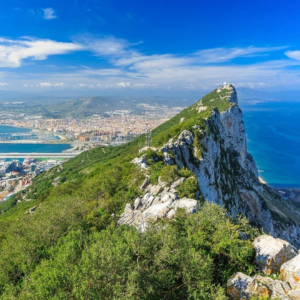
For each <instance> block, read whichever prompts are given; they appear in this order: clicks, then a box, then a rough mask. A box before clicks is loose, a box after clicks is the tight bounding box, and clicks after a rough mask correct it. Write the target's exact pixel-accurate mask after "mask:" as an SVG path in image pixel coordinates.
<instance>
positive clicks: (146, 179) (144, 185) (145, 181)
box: [140, 177, 150, 190]
mask: <svg viewBox="0 0 300 300" xmlns="http://www.w3.org/2000/svg"><path fill="white" fill-rule="evenodd" d="M149 183H150V182H149V179H148V177H146V178H145V180H144V181H143V183H142V184H141V186H140V189H141V190H144V189H145V188H146V187H147V185H148V184H149Z"/></svg>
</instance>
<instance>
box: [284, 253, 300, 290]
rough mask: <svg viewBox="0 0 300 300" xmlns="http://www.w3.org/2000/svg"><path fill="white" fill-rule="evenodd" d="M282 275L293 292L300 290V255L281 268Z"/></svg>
mask: <svg viewBox="0 0 300 300" xmlns="http://www.w3.org/2000/svg"><path fill="white" fill-rule="evenodd" d="M280 275H281V278H282V279H283V280H285V281H287V282H288V283H289V284H290V286H291V288H292V289H293V290H295V289H300V254H298V255H297V256H295V257H294V258H293V259H291V260H289V261H288V262H286V263H284V264H283V265H282V266H281V268H280Z"/></svg>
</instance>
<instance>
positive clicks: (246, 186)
mask: <svg viewBox="0 0 300 300" xmlns="http://www.w3.org/2000/svg"><path fill="white" fill-rule="evenodd" d="M217 93H218V94H219V100H218V101H223V100H224V103H225V104H226V105H225V106H224V107H228V108H227V109H224V110H223V111H221V112H220V111H219V110H218V109H217V108H214V109H212V110H211V113H210V116H209V117H208V118H207V119H205V124H204V125H201V126H200V125H199V124H195V125H194V126H192V127H189V130H183V131H182V132H181V133H180V134H179V136H178V137H177V138H173V139H170V140H169V142H167V143H166V144H165V145H163V146H162V147H161V148H160V149H156V150H158V151H161V152H162V154H163V156H162V157H163V162H164V164H170V165H173V164H174V165H177V167H178V169H181V168H183V167H186V168H187V169H189V170H190V171H192V172H193V173H194V175H195V177H196V178H197V181H198V185H199V192H201V195H202V196H203V198H204V199H205V200H207V201H209V202H213V203H217V204H219V205H222V206H225V208H226V209H227V210H228V212H229V213H230V215H232V216H233V217H235V216H237V215H243V216H246V217H247V218H248V219H249V221H250V222H251V223H252V224H255V225H257V226H259V227H261V228H263V230H264V232H266V233H267V234H271V235H272V236H274V237H276V238H282V239H284V240H287V241H289V242H290V243H292V244H294V245H296V246H300V210H299V209H298V208H296V207H295V206H293V204H292V203H289V202H288V201H282V200H281V199H280V197H279V196H278V195H276V194H275V193H274V192H273V191H272V189H271V188H269V187H268V186H266V185H264V184H262V183H261V182H260V181H259V178H258V171H257V168H256V165H255V162H254V160H253V158H252V157H251V155H250V154H249V153H248V152H247V144H246V133H245V126H244V123H243V114H242V111H241V109H240V108H239V107H238V100H237V94H236V91H235V89H234V87H233V86H232V85H230V84H229V85H224V86H223V87H221V88H219V89H218V90H217ZM221 95H222V96H221ZM212 97H214V98H213V99H211V100H207V98H206V100H205V101H206V102H205V101H204V102H205V106H204V105H203V99H204V98H203V99H202V100H201V101H199V102H198V103H196V104H195V105H194V106H193V107H191V108H190V111H192V110H193V113H197V114H198V113H199V114H201V112H202V111H204V110H205V111H207V110H208V109H209V106H208V105H209V103H210V101H216V95H215V93H214V94H213V96H212ZM220 99H221V100H220ZM228 103H230V105H228ZM184 121H185V120H183V121H182V122H184ZM132 162H133V163H135V164H136V165H137V166H139V168H140V169H141V170H144V171H145V170H149V168H148V166H147V162H146V159H145V158H144V157H143V156H142V157H139V158H135V159H134V160H133V161H132ZM143 197H144V196H143ZM153 212H154V211H153ZM121 219H122V218H121Z"/></svg>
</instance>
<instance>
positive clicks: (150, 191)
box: [118, 159, 199, 231]
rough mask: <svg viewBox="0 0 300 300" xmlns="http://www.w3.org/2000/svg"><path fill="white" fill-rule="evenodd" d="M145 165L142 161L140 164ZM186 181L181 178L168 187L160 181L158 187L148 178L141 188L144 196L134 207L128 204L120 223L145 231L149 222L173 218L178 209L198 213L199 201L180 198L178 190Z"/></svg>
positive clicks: (188, 212) (137, 200) (136, 201)
mask: <svg viewBox="0 0 300 300" xmlns="http://www.w3.org/2000/svg"><path fill="white" fill-rule="evenodd" d="M143 163H144V162H143V160H142V159H141V160H140V164H143ZM141 167H145V166H141ZM185 180H186V179H185V178H184V177H180V178H179V179H177V180H176V181H174V182H173V183H172V184H171V185H170V186H168V185H167V184H166V183H164V182H161V180H160V179H159V180H158V184H157V185H152V184H150V182H149V181H148V178H146V179H145V181H144V182H143V184H142V185H141V187H140V189H141V191H143V193H144V194H143V195H142V196H140V197H138V198H136V199H135V201H134V205H133V206H132V205H131V204H130V203H127V204H126V207H125V210H124V213H123V214H122V215H121V217H120V219H119V220H118V223H119V224H121V225H124V224H128V225H133V226H135V227H137V228H139V229H141V230H142V231H144V230H145V229H146V227H147V223H148V222H149V221H156V220H158V219H161V218H165V217H166V218H172V217H173V216H174V215H175V213H176V210H177V209H178V208H183V209H185V210H186V212H187V214H190V213H194V212H196V211H197V210H198V209H199V204H198V201H197V200H195V199H189V198H181V199H179V198H178V193H177V191H176V188H177V187H179V186H180V185H181V184H182V183H183V182H184V181H185Z"/></svg>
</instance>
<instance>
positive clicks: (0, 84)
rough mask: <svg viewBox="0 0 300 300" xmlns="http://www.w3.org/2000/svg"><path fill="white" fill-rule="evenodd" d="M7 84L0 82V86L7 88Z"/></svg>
mask: <svg viewBox="0 0 300 300" xmlns="http://www.w3.org/2000/svg"><path fill="white" fill-rule="evenodd" d="M7 85H8V83H7V82H0V86H7Z"/></svg>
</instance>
